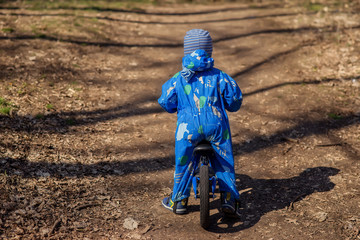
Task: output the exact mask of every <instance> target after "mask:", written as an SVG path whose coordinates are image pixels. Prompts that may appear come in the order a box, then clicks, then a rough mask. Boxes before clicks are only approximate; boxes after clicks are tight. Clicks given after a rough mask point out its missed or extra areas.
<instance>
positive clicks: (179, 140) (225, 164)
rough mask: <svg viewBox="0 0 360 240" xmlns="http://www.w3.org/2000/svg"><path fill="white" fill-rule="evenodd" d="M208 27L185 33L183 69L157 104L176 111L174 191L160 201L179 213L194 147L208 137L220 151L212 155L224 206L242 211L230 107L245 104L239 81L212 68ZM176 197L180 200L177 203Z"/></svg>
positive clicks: (188, 185)
mask: <svg viewBox="0 0 360 240" xmlns="http://www.w3.org/2000/svg"><path fill="white" fill-rule="evenodd" d="M211 54H212V40H211V37H210V34H209V32H207V31H205V30H202V29H193V30H190V31H188V32H187V33H186V36H185V37H184V55H185V56H184V57H183V60H182V66H183V70H182V71H180V72H178V73H176V74H175V75H174V76H173V77H172V78H171V79H170V80H168V81H167V82H166V83H165V84H164V85H163V86H162V95H161V97H160V98H159V100H158V102H159V104H160V105H161V106H162V107H163V108H164V109H165V110H166V111H167V112H169V113H174V112H177V118H178V120H177V129H176V134H175V173H174V187H173V192H172V194H171V195H170V196H169V197H166V198H165V199H164V200H163V201H162V205H163V206H164V207H165V208H167V209H170V210H172V211H173V208H174V207H176V209H175V210H176V211H175V213H177V214H184V213H186V212H187V199H188V197H189V195H190V189H191V176H192V173H193V171H194V165H193V150H194V148H195V147H196V145H197V144H198V143H199V142H201V141H203V140H206V141H208V142H210V143H211V145H212V147H213V148H214V150H215V152H216V154H215V155H216V159H212V160H211V165H212V168H213V169H214V171H215V174H216V177H217V180H218V183H219V189H220V192H221V193H222V194H221V202H222V207H221V208H222V211H223V212H225V213H229V214H238V205H239V204H238V202H239V201H238V200H239V198H240V196H239V192H238V191H237V189H236V185H235V172H234V157H233V151H232V141H231V134H230V126H229V120H228V117H227V114H226V111H225V109H226V110H228V111H230V112H235V111H237V110H239V108H240V106H241V103H242V93H241V90H240V88H239V87H238V85H237V84H236V82H235V81H234V80H233V79H232V78H231V77H230V76H229V75H227V74H226V73H224V72H223V71H221V70H219V69H216V68H214V67H213V66H214V59H213V58H211ZM174 202H177V204H176V206H174Z"/></svg>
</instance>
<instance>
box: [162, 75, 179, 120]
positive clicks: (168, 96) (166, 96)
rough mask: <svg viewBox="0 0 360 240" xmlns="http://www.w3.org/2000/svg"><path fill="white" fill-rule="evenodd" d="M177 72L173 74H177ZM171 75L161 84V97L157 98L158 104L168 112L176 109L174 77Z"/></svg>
mask: <svg viewBox="0 0 360 240" xmlns="http://www.w3.org/2000/svg"><path fill="white" fill-rule="evenodd" d="M177 75H178V74H175V76H177ZM175 76H174V77H172V78H171V79H170V80H168V81H167V82H166V83H164V85H163V86H162V93H161V97H160V98H159V99H158V103H159V104H160V106H161V107H162V108H163V109H165V111H167V112H169V113H174V112H176V111H177V105H178V101H177V94H176V79H177V78H176V77H175Z"/></svg>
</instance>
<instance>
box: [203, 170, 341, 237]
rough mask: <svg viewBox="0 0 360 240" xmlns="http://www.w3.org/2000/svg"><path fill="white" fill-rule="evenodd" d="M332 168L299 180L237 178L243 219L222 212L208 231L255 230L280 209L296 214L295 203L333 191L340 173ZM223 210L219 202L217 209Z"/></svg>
mask: <svg viewBox="0 0 360 240" xmlns="http://www.w3.org/2000/svg"><path fill="white" fill-rule="evenodd" d="M339 171H340V170H339V169H336V168H331V167H315V168H308V169H306V170H305V171H303V172H302V173H300V175H299V176H296V177H292V178H287V179H253V178H251V177H249V176H247V175H244V174H238V175H236V178H237V179H238V180H240V186H239V189H240V190H245V192H243V193H242V194H241V211H240V212H241V217H240V218H238V219H231V218H226V217H224V216H223V215H222V214H221V213H220V212H219V213H216V214H214V215H212V216H211V222H213V223H214V224H213V225H211V226H210V228H209V229H208V230H209V231H210V232H215V233H230V232H238V231H241V230H244V229H247V228H250V227H252V226H254V225H255V224H256V223H257V222H259V221H260V219H261V217H262V216H263V215H265V214H266V213H268V212H271V211H276V210H280V209H285V208H286V209H288V210H289V211H291V210H293V208H295V207H296V205H295V203H296V202H298V201H300V200H301V199H303V198H305V197H306V196H309V195H311V194H312V193H316V192H327V191H330V190H331V189H333V188H334V186H335V184H334V183H332V182H331V181H330V178H329V177H330V176H334V175H336V174H338V173H339ZM215 204H216V205H217V206H220V202H219V200H218V201H217V202H216V201H214V205H215Z"/></svg>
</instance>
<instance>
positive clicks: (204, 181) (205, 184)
mask: <svg viewBox="0 0 360 240" xmlns="http://www.w3.org/2000/svg"><path fill="white" fill-rule="evenodd" d="M209 189H210V186H209V165H202V166H200V225H201V227H203V228H205V229H206V228H207V227H209V225H210V219H209V211H210V206H209V205H210V204H209Z"/></svg>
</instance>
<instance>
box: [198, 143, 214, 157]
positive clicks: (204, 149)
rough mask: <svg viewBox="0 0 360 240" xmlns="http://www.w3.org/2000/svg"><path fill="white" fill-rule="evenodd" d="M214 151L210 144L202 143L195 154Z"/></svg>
mask: <svg viewBox="0 0 360 240" xmlns="http://www.w3.org/2000/svg"><path fill="white" fill-rule="evenodd" d="M213 151H214V149H213V148H212V146H211V144H210V143H209V142H204V141H203V142H200V143H199V144H198V145H197V146H196V147H195V148H194V151H193V154H207V153H212V152H213Z"/></svg>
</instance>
